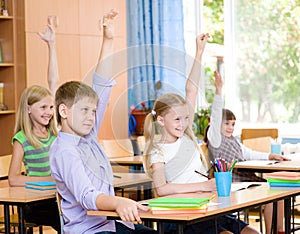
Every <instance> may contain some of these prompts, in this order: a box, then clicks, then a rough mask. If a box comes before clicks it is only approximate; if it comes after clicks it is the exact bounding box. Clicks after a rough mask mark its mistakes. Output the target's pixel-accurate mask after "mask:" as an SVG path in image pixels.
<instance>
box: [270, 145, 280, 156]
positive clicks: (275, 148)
mask: <svg viewBox="0 0 300 234" xmlns="http://www.w3.org/2000/svg"><path fill="white" fill-rule="evenodd" d="M271 153H272V154H280V155H281V144H279V143H271Z"/></svg>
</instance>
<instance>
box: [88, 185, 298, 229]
mask: <svg viewBox="0 0 300 234" xmlns="http://www.w3.org/2000/svg"><path fill="white" fill-rule="evenodd" d="M213 194H216V193H199V196H200V197H210V196H212V195H213ZM299 194H300V189H286V190H271V189H270V188H269V185H268V184H267V183H262V185H261V186H257V187H252V188H250V189H245V190H240V191H236V192H233V193H231V196H230V197H220V198H219V197H217V196H216V197H215V199H214V200H213V202H218V204H217V205H215V206H209V208H208V211H207V213H205V214H180V215H152V214H151V213H150V212H141V213H140V217H141V218H142V219H143V220H146V221H147V220H149V221H155V222H158V223H159V225H158V227H159V232H160V233H163V222H172V223H177V224H178V233H183V227H184V225H185V224H192V223H195V222H199V221H204V220H207V219H212V218H216V217H219V216H223V215H225V214H231V213H233V212H239V211H241V210H244V209H245V208H251V207H256V206H259V205H264V204H267V203H270V202H274V203H275V204H276V205H277V201H279V200H282V199H284V204H285V220H286V221H285V231H286V233H291V232H290V231H291V199H292V197H293V196H297V195H299ZM274 208H277V207H276V206H275V207H274ZM275 210H276V209H275ZM88 215H94V216H108V217H110V218H113V219H119V216H118V214H117V213H116V212H112V211H88ZM274 228H275V227H274ZM275 229H276V228H275Z"/></svg>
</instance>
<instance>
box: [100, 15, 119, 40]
mask: <svg viewBox="0 0 300 234" xmlns="http://www.w3.org/2000/svg"><path fill="white" fill-rule="evenodd" d="M118 14H119V12H118V11H117V10H116V9H111V10H110V12H109V13H107V14H105V15H104V16H103V20H102V25H101V29H103V36H104V37H106V38H107V39H112V38H113V35H114V32H113V25H112V21H113V20H114V19H115V17H116V16H117V15H118Z"/></svg>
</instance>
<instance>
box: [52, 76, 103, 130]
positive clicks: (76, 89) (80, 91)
mask: <svg viewBox="0 0 300 234" xmlns="http://www.w3.org/2000/svg"><path fill="white" fill-rule="evenodd" d="M84 97H88V98H92V99H95V100H98V96H97V93H96V92H95V91H94V90H93V89H92V88H91V87H90V86H88V85H86V84H84V83H82V82H79V81H69V82H66V83H64V84H63V85H61V86H60V87H59V88H58V89H57V91H56V94H55V107H56V118H57V123H58V124H61V116H60V114H59V106H60V104H65V105H66V106H67V107H69V108H71V107H72V106H73V104H74V103H77V102H78V101H79V100H80V99H82V98H84Z"/></svg>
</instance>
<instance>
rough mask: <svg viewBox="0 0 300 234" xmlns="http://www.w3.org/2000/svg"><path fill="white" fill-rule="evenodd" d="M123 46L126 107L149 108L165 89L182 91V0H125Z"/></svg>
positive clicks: (183, 75) (183, 83) (183, 70)
mask: <svg viewBox="0 0 300 234" xmlns="http://www.w3.org/2000/svg"><path fill="white" fill-rule="evenodd" d="M127 45H128V50H127V63H128V89H129V90H128V98H129V100H128V105H129V108H130V107H131V106H134V107H136V108H141V106H140V105H141V102H145V103H146V108H151V107H152V105H153V102H154V101H155V99H156V98H157V97H159V96H161V95H162V94H164V93H167V92H176V93H179V94H182V95H183V94H184V88H185V82H186V75H185V70H186V69H185V67H186V64H185V49H184V32H183V6H182V0H172V1H162V0H128V1H127Z"/></svg>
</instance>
